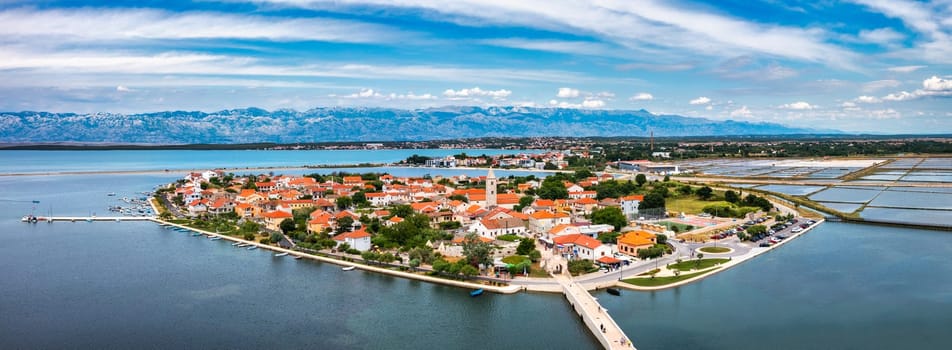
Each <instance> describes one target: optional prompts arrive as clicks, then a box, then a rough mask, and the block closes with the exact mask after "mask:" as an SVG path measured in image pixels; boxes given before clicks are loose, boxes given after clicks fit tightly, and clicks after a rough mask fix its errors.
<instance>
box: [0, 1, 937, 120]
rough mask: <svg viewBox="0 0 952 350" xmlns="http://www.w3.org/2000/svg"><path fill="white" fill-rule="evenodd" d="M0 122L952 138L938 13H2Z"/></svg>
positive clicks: (65, 5) (402, 8)
mask: <svg viewBox="0 0 952 350" xmlns="http://www.w3.org/2000/svg"><path fill="white" fill-rule="evenodd" d="M0 57H2V58H0V111H11V112H12V111H25V110H30V111H50V112H77V113H99V112H102V113H140V112H155V111H166V110H200V111H206V112H213V111H218V110H223V109H232V108H244V107H260V108H265V109H270V110H274V109H284V108H287V109H296V110H307V109H310V108H315V107H331V106H357V107H391V108H405V109H418V108H429V107H439V106H450V105H452V106H460V105H466V106H534V107H561V108H583V109H619V110H639V109H644V110H647V111H649V112H652V113H654V114H678V115H684V116H691V117H704V118H709V119H714V120H728V119H730V120H739V121H752V122H760V121H764V122H776V123H781V124H785V125H791V126H797V127H814V128H822V129H839V130H843V131H849V132H863V133H886V134H890V133H952V0H932V1H911V0H848V1H828V0H814V1H799V0H760V1H757V0H720V1H713V0H712V1H681V0H674V1H653V0H638V1H627V0H620V1H609V0H589V1H555V0H545V1H542V0H519V1H512V0H454V1H446V0H387V1H384V0H333V1H320V0H200V1H151V0H140V1H127V2H117V1H101V2H98V1H43V0H34V1H19V0H0Z"/></svg>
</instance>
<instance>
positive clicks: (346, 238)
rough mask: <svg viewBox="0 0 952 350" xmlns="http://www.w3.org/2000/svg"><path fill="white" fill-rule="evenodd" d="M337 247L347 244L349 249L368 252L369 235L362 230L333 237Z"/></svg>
mask: <svg viewBox="0 0 952 350" xmlns="http://www.w3.org/2000/svg"><path fill="white" fill-rule="evenodd" d="M334 240H335V241H337V246H338V247H339V246H340V245H341V244H344V243H347V245H349V246H350V247H351V248H353V249H357V250H359V251H362V252H365V251H368V250H370V246H371V245H370V234H369V233H367V231H364V230H363V229H361V230H358V231H351V232H344V233H341V234H339V235H336V236H334Z"/></svg>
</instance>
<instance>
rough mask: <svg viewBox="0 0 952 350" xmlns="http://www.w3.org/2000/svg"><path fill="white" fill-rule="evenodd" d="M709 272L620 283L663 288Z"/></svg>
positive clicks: (635, 279) (629, 280)
mask: <svg viewBox="0 0 952 350" xmlns="http://www.w3.org/2000/svg"><path fill="white" fill-rule="evenodd" d="M715 270H716V269H715ZM711 271H713V270H711ZM711 271H704V272H695V273H688V274H682V275H681V276H670V277H655V278H629V279H626V280H622V282H625V283H630V284H633V285H636V286H640V287H658V286H663V285H667V284H671V283H675V282H680V281H683V280H686V279H688V278H691V277H694V276H697V275H700V274H704V273H708V272H711Z"/></svg>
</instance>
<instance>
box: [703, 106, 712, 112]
mask: <svg viewBox="0 0 952 350" xmlns="http://www.w3.org/2000/svg"><path fill="white" fill-rule="evenodd" d="M704 110H706V111H713V110H714V106H712V105H707V107H704Z"/></svg>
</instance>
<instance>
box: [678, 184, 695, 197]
mask: <svg viewBox="0 0 952 350" xmlns="http://www.w3.org/2000/svg"><path fill="white" fill-rule="evenodd" d="M692 192H694V189H692V188H691V186H689V185H681V186H679V187H678V193H679V194H681V195H683V196H687V195H690V194H691V193H692Z"/></svg>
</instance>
